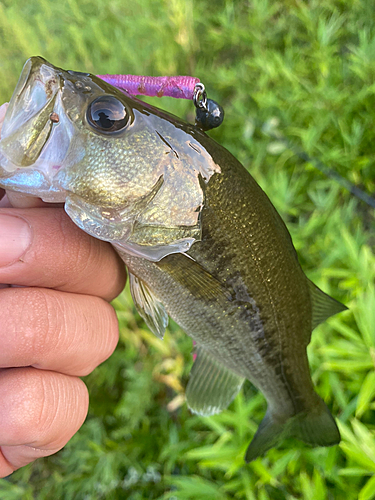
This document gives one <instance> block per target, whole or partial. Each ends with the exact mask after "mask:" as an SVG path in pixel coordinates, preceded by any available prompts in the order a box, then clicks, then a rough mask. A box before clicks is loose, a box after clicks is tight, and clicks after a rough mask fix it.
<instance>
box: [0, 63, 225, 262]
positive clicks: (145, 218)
mask: <svg viewBox="0 0 375 500" xmlns="http://www.w3.org/2000/svg"><path fill="white" fill-rule="evenodd" d="M202 134H204V133H203V132H201V131H199V130H198V129H197V128H195V127H193V126H192V125H189V124H186V123H184V122H182V121H181V120H179V119H177V118H176V117H173V116H172V115H169V114H167V113H165V112H162V111H160V110H158V109H157V108H154V107H153V106H150V105H148V104H146V103H144V102H142V101H140V100H138V99H135V98H134V97H132V96H130V95H129V94H128V93H126V92H124V91H120V90H119V89H117V88H115V87H113V86H111V85H109V84H107V83H106V82H104V81H103V80H101V79H99V78H97V77H96V76H94V75H91V74H88V73H80V72H75V71H65V70H63V69H61V68H58V67H56V66H53V65H52V64H50V63H48V62H47V61H46V60H45V59H43V58H41V57H32V58H30V59H29V60H28V61H27V62H26V63H25V65H24V68H23V70H22V73H21V76H20V78H19V81H18V83H17V86H16V88H15V91H14V93H13V96H12V98H11V100H10V103H9V106H8V109H7V112H6V115H5V118H4V122H3V126H2V131H1V140H0V186H1V187H4V188H6V189H10V190H14V191H19V192H24V193H28V194H31V195H34V196H38V197H40V198H42V199H43V200H44V201H47V202H65V210H66V212H67V213H68V215H69V216H70V217H71V218H72V220H73V221H74V222H75V223H76V224H77V225H78V226H79V227H81V228H82V229H83V230H84V231H86V232H87V233H89V234H91V235H93V236H95V237H97V238H99V239H103V240H105V241H109V242H110V243H112V244H113V245H114V246H115V247H118V248H120V249H122V250H125V251H127V252H129V253H131V254H133V255H137V256H142V257H145V258H147V259H149V260H154V261H157V260H160V259H161V258H163V257H164V256H165V255H168V254H170V253H176V252H186V251H188V250H189V248H190V247H191V245H192V244H193V243H194V242H195V241H199V239H200V238H201V226H200V214H201V211H202V208H203V205H204V186H205V184H206V183H207V182H208V181H209V179H210V178H211V176H212V175H213V174H215V173H220V167H219V166H218V165H217V164H216V163H215V161H214V160H213V158H212V156H211V155H210V154H209V153H208V152H207V150H206V149H205V148H204V146H202V144H201V141H200V138H201V136H202Z"/></svg>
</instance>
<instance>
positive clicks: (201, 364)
mask: <svg viewBox="0 0 375 500" xmlns="http://www.w3.org/2000/svg"><path fill="white" fill-rule="evenodd" d="M244 380H245V379H244V378H242V377H239V376H238V375H236V374H234V373H233V372H231V371H230V370H228V369H227V368H226V367H224V366H223V365H221V364H220V362H219V361H217V360H216V359H215V358H214V357H213V356H212V355H211V354H210V353H209V352H207V351H206V350H205V349H203V348H202V347H198V348H197V358H196V360H195V362H194V364H193V368H192V370H191V373H190V379H189V382H188V385H187V388H186V401H187V404H188V406H189V408H190V409H191V411H193V412H194V413H198V414H199V415H205V416H208V415H214V414H215V413H219V412H221V411H222V410H224V409H225V408H226V407H227V406H228V405H229V404H230V403H231V401H232V400H233V399H234V397H235V396H236V395H237V393H238V392H239V390H240V389H241V386H242V384H243V382H244Z"/></svg>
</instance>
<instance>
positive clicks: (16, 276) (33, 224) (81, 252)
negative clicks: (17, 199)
mask: <svg viewBox="0 0 375 500" xmlns="http://www.w3.org/2000/svg"><path fill="white" fill-rule="evenodd" d="M28 238H29V239H30V242H29V245H28V246H27V242H26V240H27V239H28ZM17 248H18V253H17ZM125 277H126V273H125V266H124V264H123V262H122V261H121V259H120V258H119V257H118V255H117V254H116V252H115V251H114V249H113V248H112V247H111V245H110V244H109V243H106V242H103V241H100V240H97V239H95V238H92V237H91V236H89V235H87V234H86V233H84V232H83V231H81V230H80V229H79V228H78V227H77V226H76V225H75V224H74V223H73V222H72V221H71V220H70V219H69V217H68V216H67V215H66V214H65V212H64V211H63V209H61V208H28V209H20V208H0V283H7V284H11V285H23V286H37V287H44V288H54V289H56V290H62V291H66V292H74V293H83V294H88V295H96V296H98V297H101V298H103V299H105V300H108V301H109V300H112V299H113V298H114V297H116V296H117V295H118V294H119V293H120V292H121V290H122V289H123V287H124V285H125Z"/></svg>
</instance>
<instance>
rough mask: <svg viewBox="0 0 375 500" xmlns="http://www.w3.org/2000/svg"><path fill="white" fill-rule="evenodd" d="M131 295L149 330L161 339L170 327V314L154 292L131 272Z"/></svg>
mask: <svg viewBox="0 0 375 500" xmlns="http://www.w3.org/2000/svg"><path fill="white" fill-rule="evenodd" d="M129 283H130V293H131V295H132V297H133V301H134V304H135V307H136V309H137V311H138V313H139V315H140V316H142V318H143V319H144V320H145V323H146V325H147V326H148V327H149V329H150V330H151V331H152V333H154V334H155V335H156V336H157V337H159V338H160V339H162V338H163V336H164V332H165V329H166V327H167V325H168V314H167V312H166V310H165V308H164V306H163V304H162V303H161V302H159V301H158V300H157V298H156V297H155V295H154V294H153V292H152V290H150V288H149V287H148V286H147V285H146V284H145V283H144V282H143V281H142V280H141V279H139V278H137V277H136V276H134V275H133V274H132V273H130V272H129Z"/></svg>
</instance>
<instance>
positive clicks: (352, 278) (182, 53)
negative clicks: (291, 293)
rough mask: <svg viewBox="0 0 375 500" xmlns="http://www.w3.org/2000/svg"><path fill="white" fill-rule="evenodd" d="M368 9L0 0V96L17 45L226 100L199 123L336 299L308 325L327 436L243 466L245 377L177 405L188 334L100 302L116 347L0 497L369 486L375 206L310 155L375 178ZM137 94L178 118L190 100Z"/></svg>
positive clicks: (345, 491)
mask: <svg viewBox="0 0 375 500" xmlns="http://www.w3.org/2000/svg"><path fill="white" fill-rule="evenodd" d="M374 7H375V5H374V2H373V1H366V0H325V1H324V2H321V1H317V0H310V1H309V2H306V1H302V0H285V1H279V0H274V1H271V0H269V1H267V0H249V1H241V2H240V1H239V2H234V1H229V0H228V1H225V0H211V1H207V0H200V1H199V2H198V1H195V2H194V1H193V0H187V1H183V0H134V1H132V2H125V1H122V0H111V1H105V0H80V1H78V0H68V1H65V2H63V1H52V0H3V1H0V70H1V79H0V101H5V100H8V99H9V98H10V95H11V92H12V90H13V88H14V86H15V84H16V81H17V78H18V75H19V73H20V71H21V68H22V64H23V63H24V61H25V60H26V58H28V57H29V56H31V55H42V56H44V57H45V58H46V59H47V60H49V61H51V62H52V63H53V64H55V65H59V66H61V67H64V68H66V69H74V70H78V71H89V72H93V73H121V72H122V73H135V74H150V75H165V74H170V75H176V74H191V75H193V76H198V77H199V78H200V79H201V80H202V81H203V82H204V83H205V85H206V87H207V89H208V93H209V96H210V97H212V98H214V99H216V100H218V101H219V102H220V103H221V104H222V105H223V106H224V108H225V111H226V118H225V121H224V124H223V125H222V126H221V127H220V128H219V129H218V130H217V131H213V132H211V133H210V134H211V135H212V136H213V137H214V138H215V139H216V140H217V141H218V142H220V143H221V144H223V145H224V146H225V147H227V148H228V149H229V150H230V151H231V152H232V153H233V154H234V155H235V156H237V157H238V158H239V160H241V161H242V162H243V164H244V165H245V166H246V168H248V169H249V170H250V171H251V173H252V175H253V176H254V177H255V178H256V179H257V181H258V182H259V183H260V185H261V186H262V187H263V188H264V189H265V191H266V192H267V194H268V195H269V197H270V198H271V200H272V201H273V203H274V205H275V206H276V208H277V209H278V211H279V212H280V213H281V215H282V216H283V218H284V220H285V221H286V223H287V225H288V227H289V229H290V231H291V233H292V236H293V240H294V243H295V246H296V248H297V251H298V254H299V258H300V261H301V263H302V265H303V268H304V270H305V271H306V273H307V275H308V276H309V277H310V278H311V279H312V280H313V281H314V282H315V283H316V284H318V285H319V286H320V287H322V288H323V289H324V290H325V291H326V292H328V293H330V294H331V295H333V296H334V297H336V298H337V299H339V300H341V301H343V302H344V303H345V304H347V305H348V306H349V308H350V311H348V312H346V313H343V314H340V315H339V316H337V317H334V318H331V319H330V320H329V321H328V322H327V323H325V324H323V325H321V326H319V327H318V328H317V329H316V330H315V331H314V334H313V338H312V342H311V344H310V346H309V358H310V365H311V370H312V374H313V379H314V382H315V384H316V385H317V390H318V392H319V394H320V395H321V396H322V397H323V398H324V399H325V401H326V402H327V404H328V405H329V406H330V408H331V409H332V412H333V414H334V415H336V416H337V417H338V422H339V426H340V430H341V433H342V437H343V439H342V442H341V444H340V445H339V446H337V447H333V448H330V449H309V448H307V447H304V446H303V445H302V444H300V443H298V442H287V443H285V444H284V445H282V446H280V447H279V448H278V449H274V450H271V451H270V452H269V453H268V454H267V456H266V457H265V458H263V459H258V460H256V461H255V462H253V463H251V464H250V465H245V464H244V462H243V455H244V452H245V449H246V446H247V444H248V443H249V441H250V439H251V437H252V436H253V434H254V432H255V430H256V428H257V425H258V424H259V422H260V420H261V419H262V416H263V415H264V412H265V402H264V398H263V396H262V395H261V394H259V393H257V392H256V391H255V389H254V388H253V387H251V386H250V385H248V386H246V387H245V388H244V390H243V393H242V394H240V395H239V396H238V397H237V398H236V400H235V401H234V403H233V404H232V405H231V406H230V408H229V409H228V410H227V411H225V412H223V413H222V414H220V415H218V416H215V417H211V418H201V417H198V416H193V415H191V414H189V412H188V410H187V409H186V406H185V405H184V404H183V387H184V386H185V385H186V381H187V379H188V373H189V370H190V366H191V362H192V361H191V355H190V351H191V342H190V340H189V338H188V337H187V336H185V335H184V333H183V332H182V331H181V330H180V329H179V328H178V327H177V326H176V325H175V324H171V325H170V328H169V331H168V333H167V335H166V338H165V340H164V342H161V341H159V340H158V339H156V338H155V337H153V336H152V334H151V333H150V332H149V331H148V330H147V328H146V327H145V326H144V324H143V322H142V321H141V319H140V318H139V317H138V316H137V314H136V312H135V309H134V307H133V304H132V302H131V299H130V297H129V294H128V293H127V292H126V291H125V292H124V293H123V294H122V295H121V296H120V297H119V298H118V299H116V300H115V302H114V305H115V307H116V309H117V311H118V317H119V321H120V328H121V341H120V344H119V346H118V348H117V350H116V352H115V353H114V355H113V356H112V357H111V358H110V359H109V360H108V361H107V362H106V363H104V364H103V365H102V366H100V367H99V368H98V369H97V370H96V371H95V372H94V373H93V374H92V375H90V376H89V377H87V378H86V383H87V385H88V387H89V390H90V394H91V406H90V413H89V416H88V418H87V421H86V423H85V424H84V426H83V427H82V428H81V430H80V432H79V433H78V434H77V435H76V436H75V437H74V438H73V439H72V441H71V442H70V443H69V444H68V445H67V446H66V447H65V449H64V450H62V451H61V452H60V453H58V454H57V455H55V456H52V457H50V458H48V459H44V460H40V461H38V462H36V463H34V464H32V465H30V466H28V467H26V468H24V469H22V470H19V471H17V472H16V473H15V474H13V475H12V476H11V477H10V478H9V479H5V480H0V497H1V498H4V499H5V498H6V499H8V500H12V499H23V500H27V499H33V498H37V499H47V498H48V499H50V498H59V499H60V498H61V499H78V500H80V499H85V500H86V499H122V498H126V499H130V500H140V499H159V500H161V499H169V500H172V499H181V500H183V499H218V500H228V499H248V500H255V499H260V500H267V499H270V500H278V499H280V500H281V499H287V500H291V499H306V500H313V499H314V500H323V499H335V500H339V499H345V500H354V499H357V498H359V499H360V500H369V499H371V498H375V475H374V472H375V425H374V424H375V420H374V418H375V399H374V397H375V372H374V364H375V286H374V277H375V255H374V244H375V240H374V211H373V210H372V209H370V208H368V207H367V206H366V205H364V204H363V203H362V202H359V201H358V200H356V199H355V198H354V197H353V196H351V195H350V194H349V193H348V192H347V191H345V190H344V189H343V188H342V187H340V186H339V185H338V184H337V183H336V182H335V181H333V180H331V179H329V178H327V177H325V176H324V175H323V174H321V173H320V172H319V171H318V170H316V169H315V168H314V162H317V161H320V162H323V163H324V164H325V165H327V166H329V167H330V168H332V169H334V170H335V171H336V172H338V173H340V174H341V175H342V176H344V177H345V178H347V179H349V180H350V181H352V182H353V183H355V184H357V185H359V186H361V187H362V188H364V189H365V190H366V191H367V192H369V193H374V192H375V166H374V141H375V128H374V124H375V105H374V104H375V96H374V93H375V80H374V79H375V20H374ZM150 101H151V102H153V103H154V104H155V103H156V105H159V106H160V107H163V108H165V109H168V110H169V111H172V112H174V113H175V114H177V115H179V116H182V117H185V118H187V119H188V120H190V121H191V120H192V119H193V106H192V104H191V103H189V102H183V101H173V100H172V99H168V98H163V99H162V100H157V99H153V100H150ZM155 101H156V102H155ZM301 153H306V154H307V155H308V156H309V158H310V160H309V161H304V160H303V159H302V156H301ZM305 158H306V156H305ZM192 314H194V311H192ZM171 402H172V403H171Z"/></svg>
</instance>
